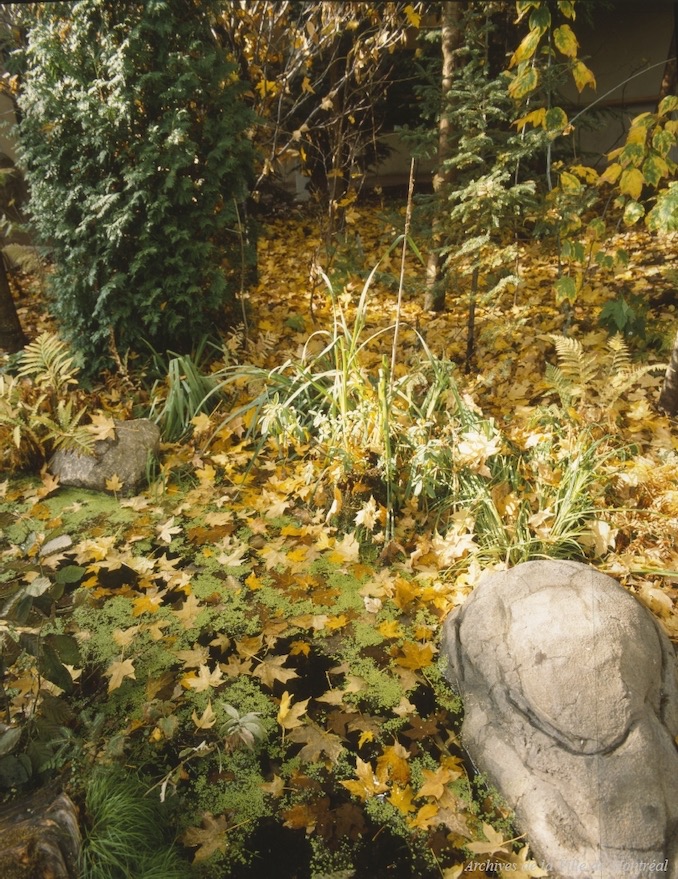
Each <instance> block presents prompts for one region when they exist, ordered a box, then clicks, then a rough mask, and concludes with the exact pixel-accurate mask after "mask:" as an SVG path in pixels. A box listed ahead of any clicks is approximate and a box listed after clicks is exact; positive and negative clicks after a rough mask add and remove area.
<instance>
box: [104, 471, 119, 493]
mask: <svg viewBox="0 0 678 879" xmlns="http://www.w3.org/2000/svg"><path fill="white" fill-rule="evenodd" d="M121 488H122V482H121V481H120V477H119V476H118V474H117V473H114V474H113V476H111V478H110V479H107V480H106V489H107V491H112V492H113V493H114V494H115V492H116V491H120V489H121Z"/></svg>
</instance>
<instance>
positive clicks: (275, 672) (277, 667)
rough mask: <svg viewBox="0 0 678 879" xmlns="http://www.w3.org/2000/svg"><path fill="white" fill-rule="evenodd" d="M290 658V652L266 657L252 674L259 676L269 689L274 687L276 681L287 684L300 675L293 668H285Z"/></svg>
mask: <svg viewBox="0 0 678 879" xmlns="http://www.w3.org/2000/svg"><path fill="white" fill-rule="evenodd" d="M288 658H289V654H284V655H282V656H269V657H266V659H262V660H261V662H260V663H259V665H257V667H256V668H255V669H254V671H253V672H252V674H253V675H254V676H255V677H257V678H259V680H260V681H261V682H262V684H265V686H267V687H268V688H269V689H273V684H274V683H275V682H276V681H280V683H281V684H286V683H287V682H288V681H291V680H292V679H293V678H298V677H299V675H298V674H297V672H296V671H295V670H294V669H293V668H283V666H284V664H285V663H286V662H287V660H288Z"/></svg>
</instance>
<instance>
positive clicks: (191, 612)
mask: <svg viewBox="0 0 678 879" xmlns="http://www.w3.org/2000/svg"><path fill="white" fill-rule="evenodd" d="M201 610H202V606H201V604H200V601H199V600H198V599H197V598H196V597H195V595H193V594H192V593H191V594H190V595H187V596H186V599H185V601H184V603H183V604H182V605H181V608H180V609H179V610H175V611H174V615H175V616H176V618H177V619H178V620H180V621H181V625H182V626H183V627H184V629H193V628H194V627H195V624H196V620H197V619H198V614H199V613H200V611H201Z"/></svg>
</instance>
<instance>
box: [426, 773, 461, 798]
mask: <svg viewBox="0 0 678 879" xmlns="http://www.w3.org/2000/svg"><path fill="white" fill-rule="evenodd" d="M422 774H423V776H424V783H423V784H422V786H421V787H420V788H419V790H418V791H417V798H419V797H433V798H434V799H436V800H439V799H440V798H441V797H442V795H443V794H444V793H445V785H446V784H448V782H450V781H454V780H455V779H456V778H460V777H461V775H462V773H461V772H460V771H455V770H452V769H448V768H446V767H444V766H440V767H439V768H438V769H436V770H433V769H423V770H422Z"/></svg>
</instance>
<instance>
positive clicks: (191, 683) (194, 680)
mask: <svg viewBox="0 0 678 879" xmlns="http://www.w3.org/2000/svg"><path fill="white" fill-rule="evenodd" d="M223 677H224V675H223V672H222V670H221V669H220V668H219V666H218V665H216V666H215V667H214V669H213V670H212V671H210V668H209V666H208V665H201V666H200V668H199V669H198V674H197V675H196V674H187V675H184V677H183V678H182V679H181V685H182V687H185V688H186V689H187V690H188V689H190V690H195V691H196V693H204V692H205V690H208V689H209V688H210V687H218V686H219V685H220V684H221V683H222V680H223Z"/></svg>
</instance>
